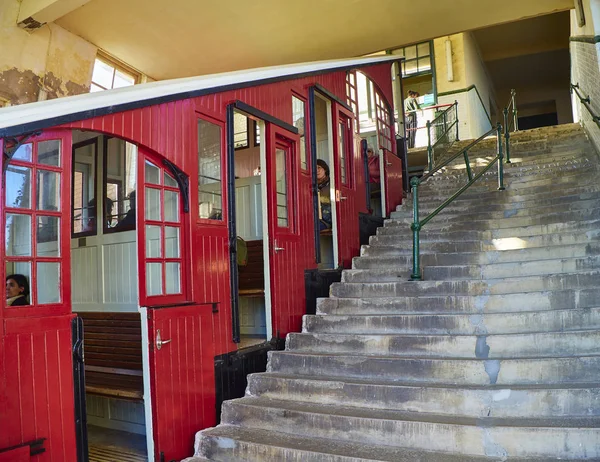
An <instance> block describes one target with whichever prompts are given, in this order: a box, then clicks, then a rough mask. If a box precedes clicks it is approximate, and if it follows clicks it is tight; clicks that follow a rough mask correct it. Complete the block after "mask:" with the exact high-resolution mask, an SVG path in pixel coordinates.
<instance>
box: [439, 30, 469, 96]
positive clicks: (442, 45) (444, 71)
mask: <svg viewBox="0 0 600 462" xmlns="http://www.w3.org/2000/svg"><path fill="white" fill-rule="evenodd" d="M448 39H449V40H450V42H451V43H452V70H453V74H454V79H453V80H452V82H449V81H448V77H447V76H448V66H447V63H446V40H448ZM433 48H434V53H435V71H436V74H437V76H436V77H437V78H436V82H437V92H438V93H444V92H447V91H453V90H460V89H463V88H465V87H467V86H468V85H467V83H466V75H465V49H464V40H463V34H454V35H450V36H448V37H440V38H436V39H435V40H434V41H433Z"/></svg>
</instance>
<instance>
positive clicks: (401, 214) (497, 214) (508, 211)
mask: <svg viewBox="0 0 600 462" xmlns="http://www.w3.org/2000/svg"><path fill="white" fill-rule="evenodd" d="M490 205H491V204H490ZM501 205H502V206H505V205H508V204H501ZM599 207H600V200H598V199H592V200H581V201H576V202H563V203H556V204H552V205H550V204H549V205H543V206H538V207H513V208H507V207H503V209H502V210H485V206H484V205H481V206H480V207H479V208H478V209H476V210H471V209H466V210H457V209H454V210H452V209H451V210H449V209H447V208H446V209H444V210H442V211H441V212H440V213H439V215H438V218H437V219H438V220H445V221H446V222H448V223H459V222H464V221H474V220H502V219H503V218H512V217H537V216H540V215H547V214H550V213H558V212H568V211H573V210H591V209H594V208H599ZM433 210H434V209H421V208H419V215H420V217H426V216H428V215H429V213H431V212H433ZM390 219H392V220H397V221H401V222H404V223H408V224H410V223H412V222H413V211H412V209H409V210H402V211H395V212H392V213H391V214H390Z"/></svg>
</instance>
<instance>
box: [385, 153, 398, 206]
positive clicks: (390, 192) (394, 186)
mask: <svg viewBox="0 0 600 462" xmlns="http://www.w3.org/2000/svg"><path fill="white" fill-rule="evenodd" d="M383 160H384V165H383V172H384V176H385V180H384V181H385V204H386V207H385V209H386V210H385V213H386V216H388V217H389V216H390V213H392V212H393V211H395V210H396V207H397V206H398V205H400V204H401V203H402V161H401V160H400V158H399V157H397V156H395V155H394V154H392V153H391V152H389V151H384V153H383Z"/></svg>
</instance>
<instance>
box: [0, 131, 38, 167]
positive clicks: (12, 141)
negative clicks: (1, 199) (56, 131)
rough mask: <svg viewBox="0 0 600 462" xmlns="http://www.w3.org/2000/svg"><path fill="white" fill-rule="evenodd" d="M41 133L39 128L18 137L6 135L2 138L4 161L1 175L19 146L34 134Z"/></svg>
mask: <svg viewBox="0 0 600 462" xmlns="http://www.w3.org/2000/svg"><path fill="white" fill-rule="evenodd" d="M41 134H42V131H41V130H37V131H35V132H31V133H27V134H25V135H23V136H21V137H20V138H16V137H7V138H4V149H3V151H4V152H3V153H2V155H3V157H4V159H3V160H4V163H3V164H2V175H4V174H5V173H6V168H7V167H8V163H9V162H10V161H11V159H12V158H13V156H14V155H15V152H17V151H18V150H19V148H20V147H21V146H23V145H24V144H25V143H26V142H27V141H28V140H29V139H30V138H33V137H34V136H39V135H41Z"/></svg>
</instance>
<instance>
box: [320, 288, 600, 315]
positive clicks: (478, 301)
mask: <svg viewBox="0 0 600 462" xmlns="http://www.w3.org/2000/svg"><path fill="white" fill-rule="evenodd" d="M596 306H600V288H589V289H576V288H567V289H562V290H553V291H552V292H549V291H547V290H538V291H530V292H517V293H514V294H499V295H475V296H471V295H468V294H467V295H455V294H452V295H430V294H426V295H422V296H420V297H402V298H397V297H386V296H377V297H369V298H344V297H329V298H320V299H318V300H317V314H324V315H329V314H334V315H341V316H346V315H356V314H362V315H389V314H417V313H418V314H476V315H481V314H486V313H522V312H538V311H553V310H564V309H586V308H593V307H596Z"/></svg>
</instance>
